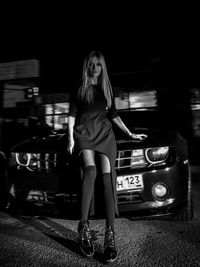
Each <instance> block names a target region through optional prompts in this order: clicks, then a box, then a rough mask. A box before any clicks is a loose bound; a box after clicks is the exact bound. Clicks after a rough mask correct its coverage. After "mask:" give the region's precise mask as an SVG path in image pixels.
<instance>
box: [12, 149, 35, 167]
mask: <svg viewBox="0 0 200 267" xmlns="http://www.w3.org/2000/svg"><path fill="white" fill-rule="evenodd" d="M15 159H16V162H17V163H18V164H19V165H22V166H28V165H29V162H30V159H31V154H29V153H21V152H20V153H15Z"/></svg>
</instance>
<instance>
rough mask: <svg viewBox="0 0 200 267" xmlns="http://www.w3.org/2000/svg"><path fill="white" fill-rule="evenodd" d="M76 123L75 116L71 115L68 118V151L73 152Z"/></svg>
mask: <svg viewBox="0 0 200 267" xmlns="http://www.w3.org/2000/svg"><path fill="white" fill-rule="evenodd" d="M74 123H75V118H74V117H73V116H69V118H68V148H67V150H68V152H69V153H70V154H72V152H73V149H74Z"/></svg>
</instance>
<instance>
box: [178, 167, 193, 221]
mask: <svg viewBox="0 0 200 267" xmlns="http://www.w3.org/2000/svg"><path fill="white" fill-rule="evenodd" d="M188 173H189V177H188V191H187V205H186V207H185V208H184V209H183V210H181V212H179V213H178V214H177V215H176V216H175V220H176V221H180V222H187V221H191V220H192V219H193V217H194V211H193V209H194V207H193V197H192V178H191V170H190V166H189V167H188Z"/></svg>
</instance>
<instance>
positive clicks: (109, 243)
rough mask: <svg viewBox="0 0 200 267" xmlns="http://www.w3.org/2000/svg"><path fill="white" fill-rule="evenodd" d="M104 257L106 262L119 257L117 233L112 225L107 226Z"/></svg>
mask: <svg viewBox="0 0 200 267" xmlns="http://www.w3.org/2000/svg"><path fill="white" fill-rule="evenodd" d="M104 258H105V261H106V263H111V262H113V261H115V260H116V259H117V249H116V247H115V234H114V229H113V228H112V227H111V226H108V227H106V231H105V241H104Z"/></svg>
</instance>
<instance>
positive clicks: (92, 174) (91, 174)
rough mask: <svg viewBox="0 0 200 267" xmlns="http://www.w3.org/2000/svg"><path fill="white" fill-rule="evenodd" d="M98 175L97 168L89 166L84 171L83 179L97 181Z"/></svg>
mask: <svg viewBox="0 0 200 267" xmlns="http://www.w3.org/2000/svg"><path fill="white" fill-rule="evenodd" d="M96 175H97V171H96V166H95V165H88V166H86V167H84V169H83V178H84V179H90V180H95V179H96Z"/></svg>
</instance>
